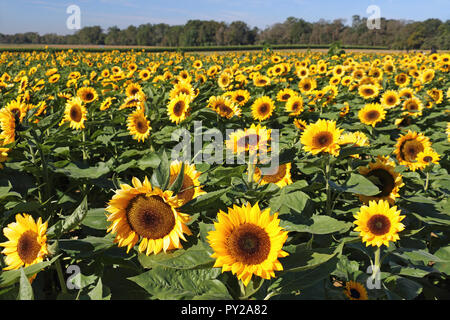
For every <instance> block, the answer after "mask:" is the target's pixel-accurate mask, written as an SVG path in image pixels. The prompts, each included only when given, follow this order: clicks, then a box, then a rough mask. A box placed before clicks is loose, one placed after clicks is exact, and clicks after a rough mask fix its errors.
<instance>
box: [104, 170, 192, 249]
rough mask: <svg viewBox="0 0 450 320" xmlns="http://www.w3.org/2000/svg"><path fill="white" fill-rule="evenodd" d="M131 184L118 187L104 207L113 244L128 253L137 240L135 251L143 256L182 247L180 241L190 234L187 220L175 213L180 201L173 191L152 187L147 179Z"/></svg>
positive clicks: (185, 217) (185, 216) (183, 215)
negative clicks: (142, 253) (137, 245)
mask: <svg viewBox="0 0 450 320" xmlns="http://www.w3.org/2000/svg"><path fill="white" fill-rule="evenodd" d="M132 184H133V186H130V185H128V184H123V185H121V186H120V189H119V190H116V193H115V194H114V196H113V197H112V199H111V200H110V201H109V203H108V207H107V208H106V211H107V212H109V213H110V214H109V215H108V217H107V221H109V222H111V225H110V226H109V227H108V229H107V232H111V233H115V234H116V236H115V239H114V242H115V243H117V244H118V246H119V247H127V252H129V251H130V250H131V248H133V247H134V246H135V245H136V244H137V243H138V242H139V240H140V241H141V242H140V244H139V248H138V250H139V252H144V253H145V254H146V255H150V254H151V253H154V254H158V253H159V252H161V250H163V251H164V252H166V251H167V250H172V249H177V248H181V247H182V245H181V242H180V239H182V240H184V241H186V238H185V236H184V234H187V235H191V231H190V230H189V228H188V227H187V226H186V223H188V222H189V220H190V217H189V216H188V215H187V214H184V213H181V212H178V211H177V208H178V207H179V205H180V203H181V201H180V200H179V199H178V198H177V197H173V194H172V191H162V190H161V189H159V188H157V187H153V186H152V185H151V183H150V181H149V180H148V178H147V177H145V179H144V181H143V182H141V181H140V180H139V179H138V178H135V177H134V178H133V179H132Z"/></svg>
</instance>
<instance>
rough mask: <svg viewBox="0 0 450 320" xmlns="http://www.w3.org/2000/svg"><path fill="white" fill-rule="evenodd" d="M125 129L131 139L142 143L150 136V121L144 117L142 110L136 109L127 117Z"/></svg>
mask: <svg viewBox="0 0 450 320" xmlns="http://www.w3.org/2000/svg"><path fill="white" fill-rule="evenodd" d="M127 128H128V131H129V132H130V134H131V135H133V139H136V140H137V141H139V142H140V141H144V140H145V139H147V138H148V136H149V135H150V130H151V129H152V128H151V127H150V121H149V120H147V118H146V117H145V114H144V111H143V109H137V110H136V111H134V112H133V113H132V114H130V115H129V116H128V119H127Z"/></svg>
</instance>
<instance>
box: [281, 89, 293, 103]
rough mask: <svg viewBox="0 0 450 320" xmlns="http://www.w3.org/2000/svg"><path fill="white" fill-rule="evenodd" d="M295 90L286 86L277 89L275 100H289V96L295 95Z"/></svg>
mask: <svg viewBox="0 0 450 320" xmlns="http://www.w3.org/2000/svg"><path fill="white" fill-rule="evenodd" d="M296 95H297V92H295V91H294V90H292V89H289V88H286V89H282V90H280V91H278V93H277V100H278V101H280V102H286V101H288V100H289V98H292V97H293V96H296Z"/></svg>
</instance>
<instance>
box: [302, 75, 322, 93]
mask: <svg viewBox="0 0 450 320" xmlns="http://www.w3.org/2000/svg"><path fill="white" fill-rule="evenodd" d="M298 88H299V89H300V91H301V92H303V93H308V92H311V91H313V90H314V89H316V88H317V82H316V80H315V79H311V78H303V79H302V80H300V82H299V83H298Z"/></svg>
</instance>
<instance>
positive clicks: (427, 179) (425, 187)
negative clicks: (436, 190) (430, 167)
mask: <svg viewBox="0 0 450 320" xmlns="http://www.w3.org/2000/svg"><path fill="white" fill-rule="evenodd" d="M429 180H430V172H428V171H427V174H426V178H425V185H424V187H423V190H424V191H427V190H428V183H429Z"/></svg>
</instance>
